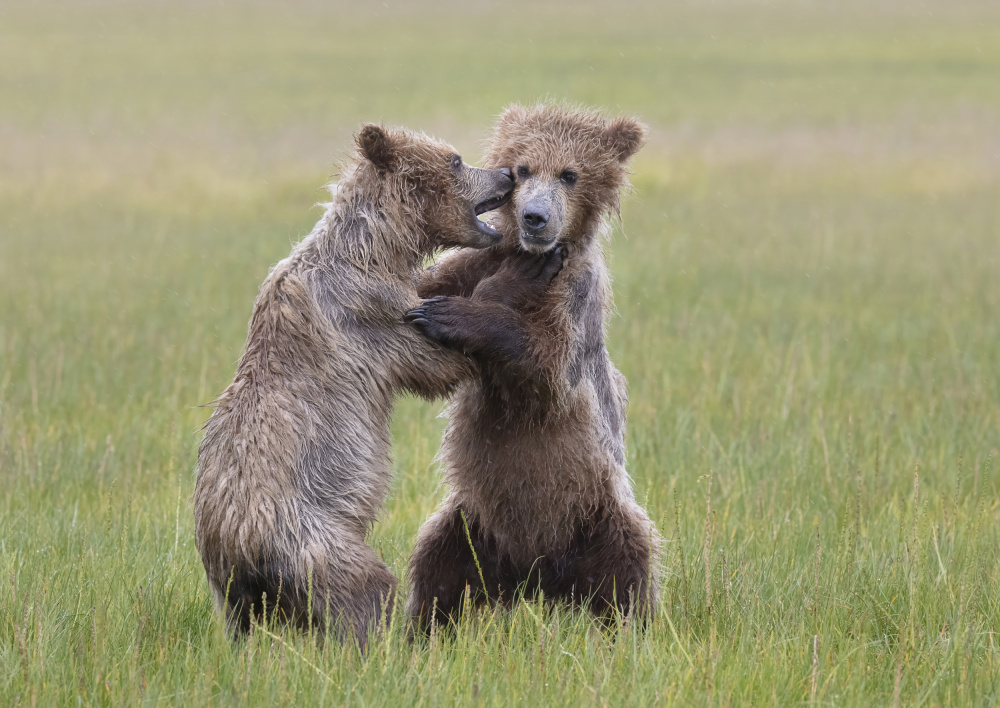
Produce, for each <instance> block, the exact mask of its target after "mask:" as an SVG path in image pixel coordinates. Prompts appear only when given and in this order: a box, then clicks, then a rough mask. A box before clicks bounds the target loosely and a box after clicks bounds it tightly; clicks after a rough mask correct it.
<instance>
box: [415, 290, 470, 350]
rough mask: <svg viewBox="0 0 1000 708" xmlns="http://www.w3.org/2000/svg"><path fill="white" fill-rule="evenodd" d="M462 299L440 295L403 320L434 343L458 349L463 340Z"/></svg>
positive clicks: (419, 306) (425, 302)
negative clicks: (461, 322) (460, 301)
mask: <svg viewBox="0 0 1000 708" xmlns="http://www.w3.org/2000/svg"><path fill="white" fill-rule="evenodd" d="M460 299H461V298H455V297H448V296H447V295H439V296H437V297H432V298H430V299H427V300H424V301H423V303H422V304H420V305H418V306H417V307H414V308H413V309H412V310H410V311H409V312H407V313H406V314H405V315H404V316H403V320H404V321H406V322H408V323H410V324H412V325H413V326H414V327H416V328H417V330H419V331H420V333H421V334H422V335H424V336H425V337H427V338H428V339H429V340H431V341H432V342H437V343H438V344H441V345H443V346H446V347H457V346H458V344H459V342H460V341H461V339H462V334H461V329H460V326H459V325H460V320H461V312H460V303H459V302H458V300H460Z"/></svg>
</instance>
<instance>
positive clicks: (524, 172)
mask: <svg viewBox="0 0 1000 708" xmlns="http://www.w3.org/2000/svg"><path fill="white" fill-rule="evenodd" d="M517 176H518V177H520V178H521V179H527V178H528V177H530V176H531V170H529V169H528V166H527V165H518V166H517Z"/></svg>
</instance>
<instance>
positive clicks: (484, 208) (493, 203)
mask: <svg viewBox="0 0 1000 708" xmlns="http://www.w3.org/2000/svg"><path fill="white" fill-rule="evenodd" d="M513 194H514V190H513V189H511V190H510V191H509V192H507V193H506V194H504V195H502V196H499V197H490V198H489V199H485V200H483V201H481V202H479V203H478V204H476V206H475V207H474V211H475V213H476V226H477V227H478V228H479V230H480V231H482V232H483V233H485V234H489V235H490V236H499V235H500V232H499V231H497V230H496V229H494V228H493V227H492V226H490V225H489V224H487V223H486V222H485V221H483V220H481V219H480V218H479V216H480V215H482V214H485V213H487V212H490V211H493V210H494V209H499V208H500V207H502V206H503V205H504V204H506V203H507V202H509V201H510V198H511V195H513Z"/></svg>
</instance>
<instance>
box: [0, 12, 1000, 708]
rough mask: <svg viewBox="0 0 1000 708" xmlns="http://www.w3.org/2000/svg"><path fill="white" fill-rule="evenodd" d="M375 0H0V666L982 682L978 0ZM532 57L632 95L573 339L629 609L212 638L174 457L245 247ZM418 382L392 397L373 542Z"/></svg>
mask: <svg viewBox="0 0 1000 708" xmlns="http://www.w3.org/2000/svg"><path fill="white" fill-rule="evenodd" d="M389 6H390V7H388V8H387V7H386V6H384V5H383V4H381V3H377V4H373V6H372V8H370V9H365V10H362V9H358V8H355V7H353V6H347V7H343V8H335V7H331V6H330V5H329V4H326V3H309V2H296V3H292V4H289V3H284V4H282V5H281V8H280V9H278V6H277V5H274V6H268V5H266V4H264V3H246V4H244V5H240V6H236V5H233V4H226V5H219V6H215V5H212V6H209V5H208V4H207V3H204V4H203V3H194V2H190V3H171V4H161V3H154V2H147V3H124V2H111V1H108V0H102V1H100V2H93V3H86V4H84V3H73V4H70V3H66V4H54V3H50V4H31V5H26V4H18V5H10V4H5V5H2V6H0V703H2V704H4V705H8V704H13V705H22V704H23V705H36V704H37V705H51V704H57V705H90V704H98V705H120V704H125V705H137V704H140V703H142V704H148V705H152V704H156V703H165V704H178V705H218V704H223V703H232V704H241V705H273V704H276V703H277V704H285V705H292V704H294V705H306V704H313V703H315V704H340V703H350V704H356V705H388V706H395V705H408V704H420V705H427V706H438V705H448V704H462V705H464V704H481V705H496V706H507V705H512V704H515V703H519V704H524V705H540V704H552V705H568V706H580V705H702V704H704V705H712V706H723V705H740V704H753V705H765V704H767V705H770V704H781V705H790V704H800V703H809V704H821V703H822V704H826V705H843V706H852V705H864V704H868V705H892V704H893V703H894V701H896V699H897V697H898V701H899V705H993V704H995V703H996V702H997V701H998V700H1000V650H998V643H1000V637H995V636H994V633H995V632H997V631H1000V563H998V560H1000V559H998V549H1000V481H998V466H1000V460H998V457H1000V453H998V448H1000V277H998V276H1000V199H998V198H997V194H998V193H1000V191H998V189H1000V142H998V137H997V126H998V125H1000V90H998V88H997V87H998V86H1000V11H998V10H997V7H996V5H995V4H992V3H985V2H984V3H945V2H931V3H919V4H917V3H904V2H884V3H880V4H877V5H872V4H871V3H860V2H858V3H851V2H849V3H837V4H835V5H834V4H823V5H822V6H821V5H819V4H818V3H816V4H813V3H805V2H787V3H786V2H775V3H763V2H761V3H758V2H735V1H733V2H725V3H716V4H708V3H662V2H659V3H653V2H649V3H648V4H646V5H643V4H626V5H622V6H621V7H620V8H619V9H617V10H614V11H611V10H608V9H602V7H601V6H600V5H598V4H596V3H594V4H588V3H586V2H585V3H582V4H581V3H574V4H572V5H568V4H567V5H557V4H545V5H544V6H538V5H536V4H528V3H525V2H521V1H520V0H514V1H512V2H508V3H504V4H492V3H482V4H476V5H472V4H469V3H457V2H456V3H449V4H444V5H442V4H434V5H433V6H415V5H413V4H406V5H401V6H400V7H397V6H396V4H395V3H389ZM543 95H551V96H556V97H564V98H568V99H570V100H575V101H581V102H584V103H587V104H597V105H603V106H608V107H611V108H613V109H621V110H626V111H629V112H633V113H636V114H639V115H641V116H643V117H644V118H645V119H646V120H647V121H648V122H649V123H650V125H651V127H652V134H651V139H650V142H649V145H648V146H647V148H646V149H645V150H644V151H643V153H641V154H640V158H639V160H638V161H637V164H636V170H635V178H634V182H635V186H636V190H635V194H634V196H633V197H632V198H630V200H629V201H628V202H627V203H626V205H625V209H624V214H623V221H622V224H621V227H620V228H618V229H616V233H615V236H614V239H613V244H612V247H611V249H610V250H611V259H612V268H613V271H614V275H615V282H616V300H617V307H618V314H619V316H618V317H616V318H615V320H614V322H613V325H612V329H611V334H610V337H609V347H610V349H611V353H612V356H613V358H614V360H615V362H616V363H617V365H618V366H619V368H620V369H621V370H622V371H623V372H624V373H625V375H626V376H627V377H628V380H629V382H630V389H631V407H630V411H629V431H628V446H629V460H628V466H629V470H630V472H631V473H632V475H633V478H634V480H635V486H636V490H637V493H638V495H639V497H640V499H642V500H643V501H644V503H645V504H646V506H647V508H648V509H649V511H650V514H651V515H652V516H653V518H654V519H655V520H656V521H657V524H658V526H659V528H660V530H661V532H662V533H663V535H664V537H665V538H666V539H667V540H666V544H665V547H666V553H665V559H664V560H665V568H666V573H667V576H666V582H665V585H664V589H663V598H662V603H661V606H660V608H659V611H658V613H657V616H656V619H655V621H654V623H653V625H652V626H651V627H650V628H649V629H647V630H646V631H638V630H637V629H636V628H635V627H632V626H625V627H623V628H620V629H619V630H618V631H617V632H615V633H611V634H608V633H605V632H602V631H601V630H600V629H598V628H597V627H595V626H593V624H592V623H591V622H590V620H589V618H587V617H586V616H582V615H579V614H576V613H573V612H569V611H567V610H565V609H551V608H545V607H539V606H535V605H521V606H519V607H516V608H515V609H514V610H513V611H510V612H506V611H505V612H496V613H493V614H485V615H483V616H480V617H479V618H476V619H472V620H470V621H467V622H464V623H463V624H462V625H461V626H460V627H458V629H457V630H456V631H455V632H454V633H453V634H452V635H451V636H448V634H447V633H442V634H439V635H437V636H436V637H435V638H434V640H433V641H431V642H429V643H426V644H421V643H417V644H410V643H408V642H407V640H406V638H405V634H404V631H403V629H402V627H400V626H397V625H394V626H393V627H392V628H391V629H390V632H389V636H388V638H386V639H385V640H382V641H377V642H375V643H374V644H373V646H372V648H371V650H370V651H369V652H368V653H367V654H366V655H359V654H358V653H357V652H356V651H355V650H353V649H350V648H348V649H343V648H341V647H339V646H336V645H334V644H332V643H327V644H326V645H325V647H323V648H317V647H316V646H315V645H314V644H313V643H311V642H309V641H307V640H303V639H302V638H301V637H296V636H294V635H291V634H286V633H283V632H280V630H279V631H278V634H276V635H274V636H272V634H269V633H265V632H259V633H257V634H256V635H255V636H254V638H253V639H252V640H251V641H250V642H248V643H247V644H245V645H236V646H233V645H230V644H229V643H228V642H227V640H226V639H225V636H224V632H223V628H222V626H221V623H220V622H219V620H218V619H217V618H216V617H215V616H214V614H213V611H212V607H211V602H210V598H209V593H208V588H207V585H206V582H205V579H204V575H203V571H202V569H201V564H200V561H199V559H198V556H197V553H196V551H195V549H194V543H193V519H192V513H191V505H190V495H191V491H192V488H193V484H194V475H193V467H194V461H195V449H196V446H197V442H198V432H197V431H198V428H199V426H200V424H201V422H202V421H203V420H204V418H205V416H206V415H207V410H206V409H204V408H201V407H199V405H200V404H202V403H204V402H206V401H208V400H210V399H211V398H212V397H213V396H214V395H215V394H217V393H218V392H219V391H220V390H221V389H222V388H223V387H224V386H225V385H226V384H227V383H228V381H229V379H230V377H231V375H232V371H233V365H234V362H235V360H236V358H237V357H238V355H239V351H240V348H241V346H242V343H243V339H244V335H245V326H246V320H247V317H248V315H249V311H250V305H251V302H252V300H253V297H254V294H255V292H256V288H257V286H258V285H259V283H260V281H261V280H262V279H263V277H264V276H265V275H266V273H267V269H268V267H269V266H270V265H271V264H272V263H274V262H276V261H277V260H278V259H280V258H281V257H283V256H284V255H285V254H287V252H288V250H289V246H290V244H291V243H292V242H294V241H295V240H296V239H297V238H299V237H300V236H301V235H303V234H304V233H306V232H307V231H308V229H309V228H310V226H311V225H312V222H313V221H315V219H316V218H318V212H317V210H315V209H312V208H311V206H312V204H313V203H314V202H316V201H319V200H320V199H321V198H322V194H321V193H320V192H318V191H317V189H318V188H319V187H320V186H321V185H322V184H323V182H324V181H325V180H326V179H327V177H328V175H329V174H331V173H332V172H334V171H335V169H336V166H335V165H336V160H337V159H338V157H339V156H342V155H343V154H344V151H345V150H346V149H347V148H348V146H349V140H350V135H351V132H352V131H353V130H354V129H355V128H356V126H357V125H358V123H359V122H361V121H362V120H370V119H384V120H386V121H388V122H392V123H400V124H405V125H408V126H411V127H415V128H421V129H425V130H428V131H430V132H434V133H436V134H438V135H440V136H441V137H444V138H446V139H449V140H450V141H452V142H453V143H455V144H456V145H457V146H458V147H459V148H460V149H461V150H462V151H463V152H464V153H465V154H466V155H467V156H468V157H470V158H473V159H474V158H476V156H477V154H478V153H479V152H480V150H479V142H478V141H480V140H481V139H482V138H484V137H485V136H486V134H487V130H488V127H489V125H490V123H491V121H492V116H494V115H495V114H496V113H497V112H498V111H499V110H500V109H501V108H502V106H503V105H504V104H506V103H508V102H510V101H513V100H522V101H528V100H533V99H535V98H537V97H539V96H543ZM440 410H441V403H440V402H439V403H433V404H428V403H423V402H419V401H416V400H412V399H404V400H403V401H401V402H400V405H399V407H398V409H397V413H396V416H395V418H394V422H393V432H394V437H395V460H396V462H395V470H396V477H395V480H394V484H393V494H392V498H391V499H390V500H389V503H388V505H387V507H386V510H385V513H384V517H383V520H382V523H380V524H379V525H378V527H377V528H376V529H375V531H374V533H373V538H372V542H373V543H374V544H375V545H376V547H377V548H379V549H380V552H381V553H382V554H383V556H384V557H385V559H386V561H387V562H388V563H389V564H390V566H391V567H392V568H393V569H394V570H395V571H396V572H397V573H398V574H400V575H401V574H402V572H403V570H404V568H405V566H406V560H407V557H408V554H409V552H410V549H411V547H412V543H413V539H414V536H415V534H416V531H417V528H418V527H419V525H420V523H421V521H422V520H423V519H425V518H426V517H427V515H428V514H429V513H430V511H431V510H432V509H433V508H434V505H435V504H436V503H437V501H438V500H439V499H440V497H441V495H442V490H441V488H440V486H439V484H438V477H437V473H436V469H435V466H434V464H433V462H432V458H433V456H434V453H435V451H436V449H437V446H438V442H439V439H440V433H441V429H442V421H441V420H440V419H438V418H436V413H438V412H439V411H440ZM275 637H277V638H275Z"/></svg>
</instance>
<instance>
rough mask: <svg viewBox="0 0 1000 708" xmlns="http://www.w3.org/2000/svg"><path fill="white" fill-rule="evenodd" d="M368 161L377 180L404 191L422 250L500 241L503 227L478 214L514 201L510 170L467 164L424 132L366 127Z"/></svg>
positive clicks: (361, 141) (363, 145) (362, 136)
mask: <svg viewBox="0 0 1000 708" xmlns="http://www.w3.org/2000/svg"><path fill="white" fill-rule="evenodd" d="M356 141H357V144H358V148H359V150H360V152H361V156H362V158H363V161H362V162H363V163H365V162H366V163H368V165H369V166H370V168H371V169H372V170H373V171H374V173H375V179H378V180H382V181H383V182H385V183H386V184H387V185H391V186H392V188H393V189H394V192H395V193H398V194H401V195H403V199H404V200H406V201H408V202H409V205H408V206H409V207H410V208H412V209H413V210H414V211H415V215H416V217H417V219H418V221H419V222H420V223H419V224H418V226H419V228H418V229H416V230H415V232H416V233H418V234H419V235H420V238H421V239H422V240H421V242H420V243H416V244H412V245H413V247H414V248H415V249H416V250H418V251H420V252H423V253H429V252H431V251H433V250H435V249H437V248H440V247H453V246H466V247H470V248H485V247H487V246H493V245H496V244H497V243H499V241H500V239H501V238H502V236H501V234H500V232H499V231H497V230H496V229H494V228H493V227H492V226H490V225H489V224H486V223H484V222H482V221H480V220H479V219H478V218H477V217H478V216H479V215H480V214H484V213H486V212H488V211H491V210H493V209H496V208H498V207H500V206H502V205H504V204H506V203H507V201H508V200H509V199H510V196H511V192H512V188H513V186H514V182H513V179H512V176H511V171H510V170H509V169H506V168H500V169H480V168H478V167H470V166H469V165H466V164H465V163H464V162H463V161H462V158H461V157H460V156H459V155H458V153H457V152H455V149H454V148H453V147H451V146H450V145H448V144H446V143H442V142H440V141H437V140H434V139H432V138H429V137H427V136H425V135H419V134H415V133H410V132H408V131H404V130H390V129H386V128H382V127H380V126H377V125H371V124H369V125H365V126H364V127H362V129H361V131H360V132H359V133H358V135H357V137H356Z"/></svg>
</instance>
